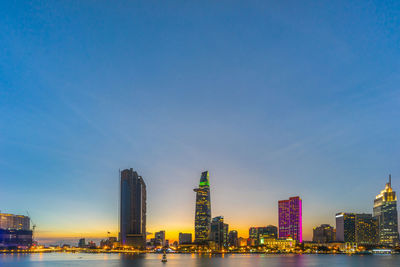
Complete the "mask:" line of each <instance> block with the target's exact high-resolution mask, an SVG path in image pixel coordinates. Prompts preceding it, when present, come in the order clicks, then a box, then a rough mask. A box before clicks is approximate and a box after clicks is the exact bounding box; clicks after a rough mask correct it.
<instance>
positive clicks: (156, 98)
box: [0, 1, 400, 240]
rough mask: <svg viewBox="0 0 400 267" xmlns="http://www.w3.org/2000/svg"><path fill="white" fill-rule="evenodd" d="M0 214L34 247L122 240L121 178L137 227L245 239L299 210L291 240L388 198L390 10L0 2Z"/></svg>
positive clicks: (337, 5)
mask: <svg viewBox="0 0 400 267" xmlns="http://www.w3.org/2000/svg"><path fill="white" fill-rule="evenodd" d="M0 7H1V8H0V31H1V33H2V34H1V35H0V45H1V48H2V49H1V50H2V52H1V53H0V183H1V187H0V188H1V189H0V203H2V204H1V206H0V210H1V211H2V212H10V213H18V214H20V213H25V212H26V210H28V211H29V212H30V214H31V216H32V219H33V220H34V222H35V223H36V224H37V227H38V228H37V229H38V235H39V236H41V237H43V238H45V237H57V238H58V237H60V238H61V237H79V236H96V237H99V236H103V235H106V232H107V231H112V232H113V233H116V232H117V224H118V170H119V169H120V168H121V169H123V168H130V167H132V168H134V169H135V170H137V171H138V172H139V173H140V174H141V175H142V176H143V177H144V179H145V181H146V183H147V186H148V229H149V231H150V232H154V231H156V230H160V229H165V230H166V231H167V234H168V232H169V233H170V235H169V237H170V238H172V239H174V238H176V233H177V232H178V231H179V230H181V231H192V230H193V219H194V201H195V195H194V192H193V191H192V189H193V188H194V187H195V186H196V185H197V183H198V181H199V178H200V174H201V172H202V171H203V170H209V171H210V179H211V186H212V189H211V190H212V196H211V197H212V214H213V216H217V215H223V216H224V217H225V220H226V221H227V223H229V224H230V228H231V229H239V233H240V234H241V235H243V236H246V231H247V229H248V227H250V226H262V225H267V224H275V225H276V224H277V201H278V200H279V199H285V198H288V197H290V196H294V195H300V196H301V197H302V199H303V210H304V211H303V212H304V213H303V219H304V222H303V224H304V229H303V233H304V238H305V239H306V240H307V239H311V235H312V234H311V233H312V227H313V226H315V225H318V224H321V223H331V224H334V214H335V213H336V212H340V211H349V212H350V211H353V212H372V205H373V199H374V197H375V195H376V194H377V193H378V192H379V191H380V190H381V189H382V188H383V187H384V184H385V182H386V180H387V176H388V174H389V173H392V177H393V186H394V189H395V190H399V186H400V179H399V176H400V165H399V159H400V152H399V151H400V142H399V138H398V136H399V135H398V133H399V130H400V123H399V117H400V109H399V106H400V105H399V104H400V89H399V86H398V85H399V82H400V73H399V67H400V51H399V41H400V35H399V33H398V28H399V25H400V24H399V22H400V21H399V18H400V14H399V11H400V4H399V3H396V2H390V1H333V2H332V1H309V2H307V3H304V2H303V3H300V2H299V1H279V2H275V1H218V2H215V1H204V2H201V3H200V2H199V3H193V2H188V1H137V2H132V1H118V2H117V1H113V2H112V3H111V2H109V1H56V2H53V3H46V2H43V1H36V2H35V1H34V2H31V3H28V2H23V1H18V2H13V1H5V2H4V3H1V4H0Z"/></svg>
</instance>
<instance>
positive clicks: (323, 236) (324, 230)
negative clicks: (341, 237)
mask: <svg viewBox="0 0 400 267" xmlns="http://www.w3.org/2000/svg"><path fill="white" fill-rule="evenodd" d="M333 241H335V229H334V228H333V227H332V226H330V225H329V224H321V226H317V227H314V229H313V242H316V243H329V242H333Z"/></svg>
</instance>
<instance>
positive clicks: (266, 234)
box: [249, 225, 278, 245]
mask: <svg viewBox="0 0 400 267" xmlns="http://www.w3.org/2000/svg"><path fill="white" fill-rule="evenodd" d="M261 237H263V238H267V239H274V238H275V239H276V238H278V228H277V227H276V226H273V225H268V226H265V227H250V228H249V238H250V239H253V240H254V243H255V245H259V244H260V238H261Z"/></svg>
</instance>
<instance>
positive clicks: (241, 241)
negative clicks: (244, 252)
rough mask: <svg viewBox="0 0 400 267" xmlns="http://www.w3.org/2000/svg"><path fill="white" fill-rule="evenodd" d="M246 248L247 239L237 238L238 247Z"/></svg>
mask: <svg viewBox="0 0 400 267" xmlns="http://www.w3.org/2000/svg"><path fill="white" fill-rule="evenodd" d="M245 246H247V238H244V237H239V238H238V247H245Z"/></svg>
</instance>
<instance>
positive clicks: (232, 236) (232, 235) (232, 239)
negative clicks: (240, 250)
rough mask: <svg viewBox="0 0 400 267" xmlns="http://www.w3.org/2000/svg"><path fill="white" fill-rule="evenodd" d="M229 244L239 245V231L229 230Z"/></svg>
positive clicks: (232, 245)
mask: <svg viewBox="0 0 400 267" xmlns="http://www.w3.org/2000/svg"><path fill="white" fill-rule="evenodd" d="M228 244H229V246H230V247H238V245H239V244H238V232H237V231H236V230H232V231H229V235H228Z"/></svg>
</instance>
